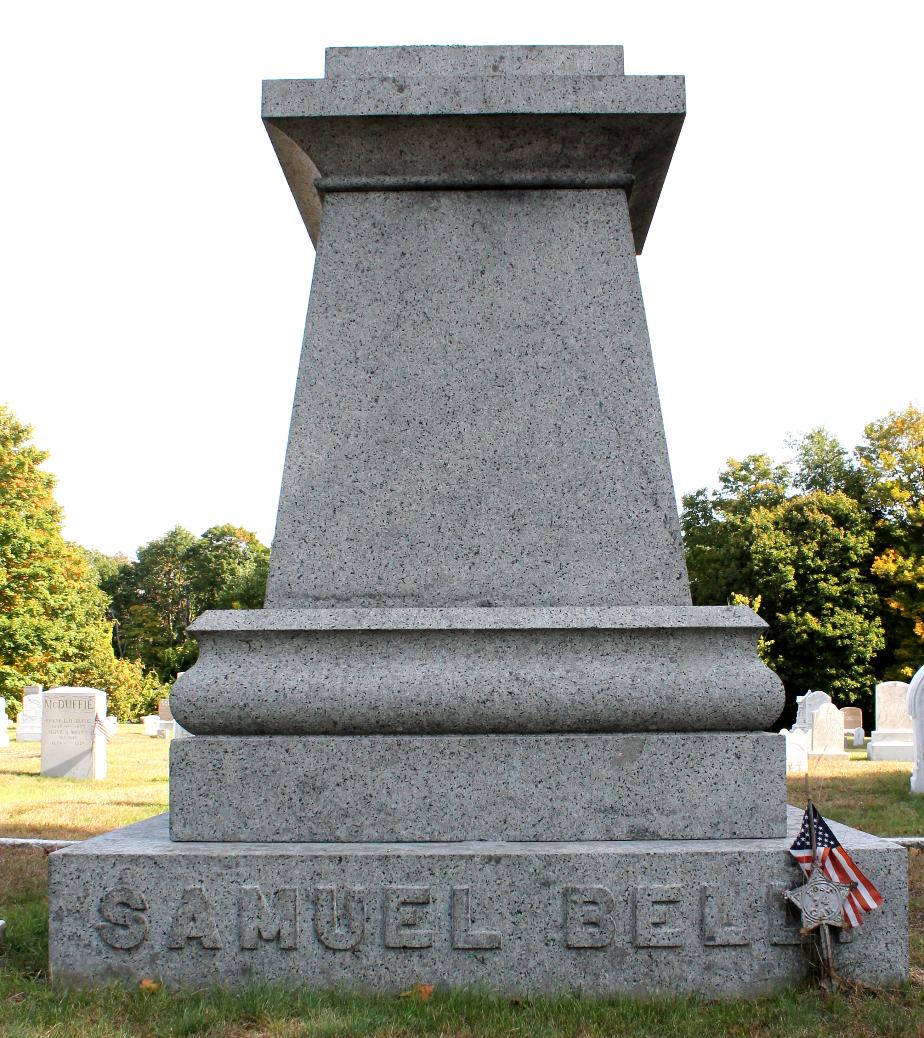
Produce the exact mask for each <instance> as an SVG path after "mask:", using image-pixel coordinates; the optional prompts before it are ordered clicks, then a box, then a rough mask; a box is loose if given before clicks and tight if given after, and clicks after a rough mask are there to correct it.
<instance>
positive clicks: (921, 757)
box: [908, 667, 924, 793]
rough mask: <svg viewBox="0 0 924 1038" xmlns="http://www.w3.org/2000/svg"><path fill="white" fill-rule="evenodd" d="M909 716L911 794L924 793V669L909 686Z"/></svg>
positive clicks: (922, 668) (923, 668)
mask: <svg viewBox="0 0 924 1038" xmlns="http://www.w3.org/2000/svg"><path fill="white" fill-rule="evenodd" d="M908 714H909V716H910V717H911V731H912V733H913V740H914V767H913V768H912V769H911V792H912V793H924V667H921V669H920V670H919V671H918V672H917V674H915V676H914V677H913V678H912V679H911V684H910V685H909V686H908Z"/></svg>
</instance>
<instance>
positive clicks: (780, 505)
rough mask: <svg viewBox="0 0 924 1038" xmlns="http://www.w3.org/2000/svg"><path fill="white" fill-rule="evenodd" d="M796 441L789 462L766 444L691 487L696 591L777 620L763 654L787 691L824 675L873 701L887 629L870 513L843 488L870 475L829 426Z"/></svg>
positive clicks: (704, 598)
mask: <svg viewBox="0 0 924 1038" xmlns="http://www.w3.org/2000/svg"><path fill="white" fill-rule="evenodd" d="M794 446H795V450H796V457H795V460H794V466H793V468H794V472H792V473H791V471H790V469H789V467H787V466H784V465H776V464H774V463H773V462H772V460H771V459H770V458H769V457H768V456H767V455H762V454H756V455H750V456H748V457H747V458H745V459H744V460H743V461H737V460H734V459H731V460H729V462H728V464H727V467H726V469H725V470H724V471H723V472H722V473H720V476H719V489H718V490H717V491H714V492H710V491H708V490H706V489H701V490H699V491H697V492H696V493H695V494H691V495H688V496H687V497H685V498H684V509H683V514H682V517H681V524H682V528H683V534H684V542H685V547H686V554H687V568H688V571H689V574H690V585H691V592H692V595H693V601H694V603H696V604H697V605H720V604H724V603H729V602H748V603H750V604H752V606H753V607H754V608H755V609H757V611H759V613H760V615H761V616H762V617H763V618H764V619H765V620H766V621H767V623H768V624H769V626H770V632H769V634H768V636H767V638H766V639H764V641H763V643H762V655H763V656H764V658H765V660H766V661H767V662H768V663H769V665H770V666H771V667H773V669H774V670H776V672H777V673H778V674H779V675H780V677H781V678H782V679H783V683H784V685H785V686H786V690H787V699H788V700H789V701H790V702H792V701H794V699H795V696H796V695H797V694H798V693H801V692H804V691H805V690H806V689H807V688H813V687H820V688H824V689H826V690H827V691H828V692H830V693H831V694H832V695H834V696H836V698H837V699H838V701H839V702H841V703H847V702H858V703H860V704H861V705H863V706H865V707H866V708H867V709H869V707H870V706H871V703H872V699H871V696H872V689H873V684H874V663H875V660H876V655H877V653H878V652H879V651H880V650H881V649H882V648H883V645H884V641H883V629H882V623H881V621H880V618H879V616H878V612H879V600H878V597H877V595H876V590H875V587H874V585H873V580H872V574H871V564H872V560H873V522H872V520H871V518H870V516H869V515H868V514H867V512H866V511H864V508H863V506H862V504H861V502H860V501H858V500H857V499H856V497H853V496H851V494H850V493H848V492H847V491H848V490H849V491H851V492H852V493H854V494H862V490H863V487H862V483H861V481H860V480H859V478H858V475H857V470H856V467H855V466H853V465H852V463H851V462H850V459H849V455H848V454H847V452H846V451H845V450H844V449H843V447H841V445H840V444H839V443H838V442H837V440H835V439H834V438H833V437H831V436H830V435H829V434H827V433H826V432H825V431H824V430H821V429H816V430H813V431H812V432H811V433H809V434H807V435H806V437H804V438H803V439H802V440H800V441H798V442H797V443H796V444H795V445H794ZM799 491H801V493H800V492H799Z"/></svg>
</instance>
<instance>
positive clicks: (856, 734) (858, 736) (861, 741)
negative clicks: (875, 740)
mask: <svg viewBox="0 0 924 1038" xmlns="http://www.w3.org/2000/svg"><path fill="white" fill-rule="evenodd" d="M851 735H852V737H853V745H854V747H855V748H859V749H861V750H862V749H863V747H864V746H865V745H866V731H865V730H864V729H863V728H854V730H853V732H852V733H851Z"/></svg>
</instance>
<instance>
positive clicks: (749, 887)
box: [49, 811, 908, 997]
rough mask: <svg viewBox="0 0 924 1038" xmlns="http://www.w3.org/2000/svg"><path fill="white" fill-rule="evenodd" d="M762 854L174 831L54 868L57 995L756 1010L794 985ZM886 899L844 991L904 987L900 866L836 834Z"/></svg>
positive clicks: (782, 863) (782, 920)
mask: <svg viewBox="0 0 924 1038" xmlns="http://www.w3.org/2000/svg"><path fill="white" fill-rule="evenodd" d="M800 817H801V812H798V811H796V812H791V813H790V825H789V828H790V832H789V835H788V836H787V837H785V838H783V837H781V838H778V839H773V840H705V841H700V840H657V841H624V842H619V843H606V842H602V843H601V842H579V843H575V842H566V843H497V842H491V843H449V844H447V843H413V844H407V843H404V844H383V843H376V844H368V843H367V844H345V843H335V844H297V843H282V844H256V843H249V844H236V845H234V846H233V847H232V846H230V845H229V844H221V843H217V844H216V843H171V842H170V841H169V839H168V838H167V818H166V816H164V815H162V816H160V817H159V818H153V819H150V820H149V821H147V822H141V823H139V824H138V825H135V826H131V827H129V828H127V829H122V830H119V831H117V832H115V833H110V834H109V835H108V836H102V837H99V838H98V839H95V840H90V841H88V842H86V843H84V844H76V845H74V846H72V847H69V848H66V849H65V850H62V851H58V852H56V853H55V854H53V855H51V858H50V859H49V867H50V896H51V969H52V976H53V978H54V980H55V981H56V982H57V983H59V984H60V983H71V984H82V983H98V982H100V981H103V980H123V981H125V982H127V983H137V981H138V980H140V979H141V978H143V977H149V978H160V979H162V980H163V981H165V982H166V983H167V984H168V985H170V986H172V987H174V986H193V987H201V986H202V985H203V984H204V983H209V984H222V985H226V986H229V987H235V986H242V985H245V984H249V983H252V982H253V981H254V980H255V979H257V978H260V979H262V980H268V981H273V982H277V983H282V984H291V985H293V986H296V987H300V988H304V987H306V986H308V987H316V988H323V987H329V986H332V985H338V986H342V987H348V988H361V989H370V990H376V991H405V990H407V989H408V988H409V987H410V986H411V985H412V984H416V983H418V982H420V980H421V978H422V977H423V978H426V980H427V981H429V982H432V983H436V984H439V985H441V986H443V985H445V986H454V987H459V986H469V985H471V986H477V987H479V988H485V989H489V990H496V991H504V992H509V993H520V994H527V993H531V992H539V991H560V990H574V989H577V990H581V991H584V992H586V993H598V994H606V993H609V992H615V991H626V992H632V993H638V994H643V993H651V992H652V991H656V990H669V991H687V992H694V993H700V994H702V995H704V996H706V997H723V996H730V995H740V994H746V993H757V992H761V991H768V990H772V989H775V988H779V987H783V986H785V985H787V984H793V983H796V982H798V981H799V980H801V979H803V978H804V977H805V975H806V959H805V954H804V952H803V951H802V949H801V948H800V946H799V932H798V925H797V923H795V921H794V920H793V919H791V918H788V917H787V915H786V912H785V910H784V905H783V900H782V897H781V896H780V892H781V891H782V890H783V889H784V888H787V887H790V886H793V885H794V884H795V883H796V882H798V879H799V875H800V874H799V871H798V869H797V868H796V866H795V864H794V863H793V860H792V858H791V856H790V854H789V852H788V850H787V848H788V845H789V843H790V842H791V841H792V838H793V835H794V833H795V830H796V829H797V828H798V825H799V820H800ZM833 828H834V831H835V833H836V834H837V836H838V838H839V839H840V840H841V842H842V843H843V845H844V846H845V847H847V848H848V850H849V851H850V853H851V854H852V855H853V857H854V858H855V860H856V861H857V863H858V865H859V866H860V867H861V868H862V869H863V870H864V871H865V872H866V873H867V874H868V875H869V876H870V877H871V878H872V879H873V880H874V881H875V883H876V884H877V886H878V887H879V888H880V890H881V891H882V892H883V894H884V895H885V898H886V902H885V905H884V906H883V908H882V909H881V910H880V911H878V912H874V913H872V914H871V915H870V916H869V918H868V921H867V922H866V923H865V924H864V925H863V926H862V927H861V928H860V929H859V930H858V931H856V933H855V936H854V938H853V940H852V941H851V942H850V943H846V944H838V945H836V947H835V955H836V964H837V969H838V972H839V973H840V974H841V975H842V976H844V977H846V978H855V979H858V980H863V981H865V982H867V983H874V984H875V983H892V982H896V981H899V980H903V979H904V978H905V977H906V975H907V971H908V948H907V936H906V935H907V882H906V878H905V870H906V864H905V862H906V853H907V852H906V851H905V849H904V848H903V847H900V846H898V845H897V844H893V843H890V842H888V841H887V840H878V839H876V838H875V837H871V836H867V835H866V834H864V833H858V832H856V830H852V829H847V828H846V827H844V826H838V825H836V824H835V825H834V827H833Z"/></svg>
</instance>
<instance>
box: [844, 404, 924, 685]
mask: <svg viewBox="0 0 924 1038" xmlns="http://www.w3.org/2000/svg"><path fill="white" fill-rule="evenodd" d="M856 454H857V458H858V461H859V472H860V475H861V478H862V480H863V484H864V493H865V495H866V499H867V501H868V506H869V509H870V512H871V514H872V517H873V520H874V523H875V530H876V558H875V561H874V562H873V567H872V569H873V574H874V576H875V578H876V581H877V586H878V589H879V593H880V596H881V598H882V603H883V614H884V616H885V618H886V627H887V630H888V639H887V649H886V653H885V658H884V674H885V676H886V677H890V678H900V679H903V680H906V681H907V680H908V678H910V677H911V676H912V674H914V672H915V671H916V670H917V669H918V667H920V666H921V665H922V664H924V412H922V411H919V410H918V409H917V408H915V407H912V406H910V405H909V406H908V407H907V408H906V409H905V410H904V411H900V412H894V411H893V412H892V413H890V414H889V415H888V416H887V417H885V418H883V419H881V420H880V421H878V422H871V423H870V424H869V425H868V426H867V427H866V430H865V433H864V441H863V443H862V444H861V445H860V446H859V447H858V448H857V451H856Z"/></svg>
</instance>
